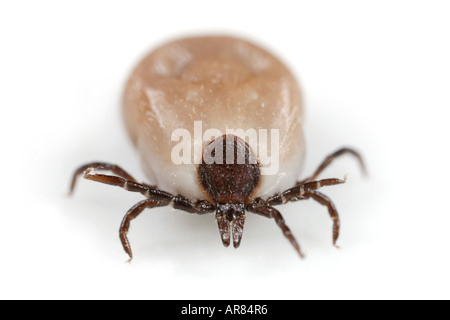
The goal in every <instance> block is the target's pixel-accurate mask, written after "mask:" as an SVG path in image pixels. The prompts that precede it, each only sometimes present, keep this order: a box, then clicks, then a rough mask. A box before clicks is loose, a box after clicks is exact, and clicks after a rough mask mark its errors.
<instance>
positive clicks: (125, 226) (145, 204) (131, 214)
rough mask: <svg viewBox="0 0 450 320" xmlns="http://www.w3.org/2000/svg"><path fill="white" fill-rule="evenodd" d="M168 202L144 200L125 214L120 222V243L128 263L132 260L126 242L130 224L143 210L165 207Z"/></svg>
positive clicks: (127, 242) (131, 253) (128, 245)
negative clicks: (128, 260)
mask: <svg viewBox="0 0 450 320" xmlns="http://www.w3.org/2000/svg"><path fill="white" fill-rule="evenodd" d="M168 204H169V202H167V201H156V200H152V199H146V200H143V201H141V202H139V203H137V204H136V205H135V206H134V207H132V208H131V209H130V210H128V212H127V214H126V215H125V217H124V218H123V220H122V224H121V226H120V241H121V242H122V246H123V249H124V250H125V252H126V253H127V254H128V256H129V257H130V261H131V260H132V259H133V252H132V250H131V246H130V242H129V241H128V237H127V234H128V230H129V229H130V222H131V220H133V219H136V218H137V217H138V216H139V215H140V214H141V213H142V211H144V209H145V208H156V207H164V206H167V205H168Z"/></svg>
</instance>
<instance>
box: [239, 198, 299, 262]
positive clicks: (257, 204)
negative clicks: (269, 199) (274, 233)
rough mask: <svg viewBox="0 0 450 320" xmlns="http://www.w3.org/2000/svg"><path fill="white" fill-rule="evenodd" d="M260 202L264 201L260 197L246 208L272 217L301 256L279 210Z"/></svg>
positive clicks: (297, 245)
mask: <svg viewBox="0 0 450 320" xmlns="http://www.w3.org/2000/svg"><path fill="white" fill-rule="evenodd" d="M262 203H264V201H262V200H261V199H257V200H255V201H254V202H252V203H250V204H249V205H248V206H247V210H249V211H250V212H253V213H256V214H259V215H261V216H263V217H266V218H274V219H275V222H276V223H277V225H278V226H279V227H280V228H281V231H283V234H284V236H285V237H286V238H287V239H288V240H289V241H290V242H291V244H292V246H293V247H294V248H295V250H296V251H297V252H298V254H299V255H300V257H302V258H303V257H304V255H303V253H302V251H301V249H300V246H299V244H298V243H297V240H295V238H294V236H293V235H292V233H291V230H290V229H289V228H288V226H287V225H286V223H285V221H284V219H283V216H282V215H281V213H280V211H278V210H277V209H275V208H274V207H271V206H268V205H264V204H262Z"/></svg>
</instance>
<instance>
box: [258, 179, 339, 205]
mask: <svg viewBox="0 0 450 320" xmlns="http://www.w3.org/2000/svg"><path fill="white" fill-rule="evenodd" d="M341 183H345V180H341V179H336V178H332V179H322V180H317V181H310V182H306V183H304V184H302V185H297V186H295V187H293V188H290V189H287V190H286V191H284V192H282V193H279V194H276V195H274V196H272V197H270V198H269V199H267V201H266V203H267V205H269V206H275V205H279V204H285V203H286V202H289V201H298V200H304V199H306V197H305V194H306V192H308V191H310V190H317V189H319V188H321V187H325V186H334V185H337V184H341Z"/></svg>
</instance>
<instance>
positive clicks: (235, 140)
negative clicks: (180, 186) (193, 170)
mask: <svg viewBox="0 0 450 320" xmlns="http://www.w3.org/2000/svg"><path fill="white" fill-rule="evenodd" d="M260 176H261V173H260V168H259V163H258V161H257V158H256V157H255V155H254V154H253V152H252V151H251V149H250V147H249V145H248V144H247V143H246V142H245V141H244V140H242V139H241V138H239V137H237V136H234V135H223V136H221V137H218V138H216V139H214V140H213V141H211V142H210V143H209V144H208V145H207V146H206V147H205V149H204V150H203V161H202V164H200V165H199V167H198V178H199V182H200V185H201V186H202V188H203V192H204V193H205V195H206V196H207V197H208V198H209V199H210V200H211V201H212V202H214V204H215V205H216V208H217V209H216V219H217V225H218V227H219V232H220V236H221V238H222V242H223V244H224V246H225V247H228V246H229V245H230V242H231V235H232V237H233V245H234V247H235V248H237V247H239V244H240V243H241V238H242V232H243V228H244V222H245V205H246V204H247V203H248V202H249V201H250V199H251V197H252V195H253V194H254V193H255V190H256V189H257V187H258V185H259V183H260Z"/></svg>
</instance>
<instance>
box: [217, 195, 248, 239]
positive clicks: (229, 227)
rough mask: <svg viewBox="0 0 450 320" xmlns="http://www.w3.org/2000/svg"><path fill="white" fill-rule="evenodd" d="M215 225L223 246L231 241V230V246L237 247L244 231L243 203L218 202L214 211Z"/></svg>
mask: <svg viewBox="0 0 450 320" xmlns="http://www.w3.org/2000/svg"><path fill="white" fill-rule="evenodd" d="M216 220H217V226H218V227H219V233H220V237H221V238H222V243H223V245H224V246H225V247H228V246H229V245H230V242H231V232H233V246H234V247H235V248H238V247H239V245H240V244H241V239H242V234H243V232H244V223H245V211H244V205H243V204H228V203H227V204H219V205H218V206H217V212H216Z"/></svg>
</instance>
